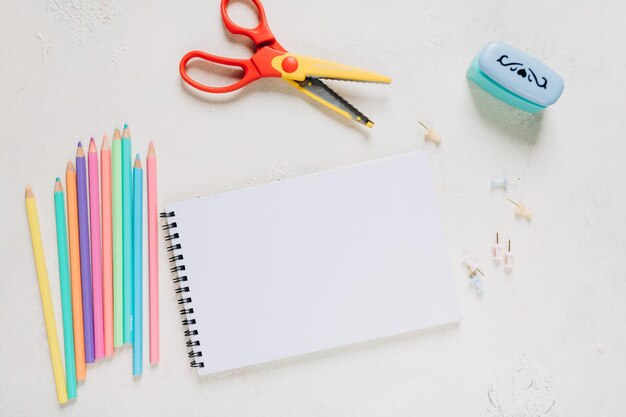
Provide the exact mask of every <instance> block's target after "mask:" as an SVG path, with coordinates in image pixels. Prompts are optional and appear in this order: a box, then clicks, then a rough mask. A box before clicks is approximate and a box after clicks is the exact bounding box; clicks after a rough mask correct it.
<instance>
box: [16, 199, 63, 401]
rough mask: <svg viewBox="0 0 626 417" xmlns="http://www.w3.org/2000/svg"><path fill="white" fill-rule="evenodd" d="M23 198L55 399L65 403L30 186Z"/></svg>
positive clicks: (37, 218)
mask: <svg viewBox="0 0 626 417" xmlns="http://www.w3.org/2000/svg"><path fill="white" fill-rule="evenodd" d="M25 200H26V215H27V216H28V226H29V228H30V239H31V242H32V245H33V255H34V257H35V268H36V269H37V280H38V281H39V293H40V295H41V305H42V307H43V318H44V321H45V322H46V333H47V335H48V348H49V349H50V359H51V360H52V373H53V374H54V383H55V385H56V391H57V400H58V401H59V403H60V404H65V403H66V402H67V388H66V387H65V376H64V375H63V362H62V360H61V349H60V348H59V339H58V338H57V327H56V323H55V322H54V308H53V306H52V296H51V295H50V283H49V282H48V272H47V270H46V259H45V257H44V253H43V243H42V241H41V231H40V230H39V215H38V214H37V203H36V201H35V196H34V195H33V191H32V190H31V188H30V187H26V193H25Z"/></svg>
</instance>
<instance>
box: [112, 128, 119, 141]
mask: <svg viewBox="0 0 626 417" xmlns="http://www.w3.org/2000/svg"><path fill="white" fill-rule="evenodd" d="M120 137H121V135H120V130H119V129H118V128H115V132H114V133H113V140H119V139H120Z"/></svg>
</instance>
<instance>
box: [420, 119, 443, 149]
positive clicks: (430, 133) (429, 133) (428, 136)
mask: <svg viewBox="0 0 626 417" xmlns="http://www.w3.org/2000/svg"><path fill="white" fill-rule="evenodd" d="M418 123H419V124H421V125H422V127H423V128H424V129H426V133H424V140H426V141H428V142H432V143H434V144H435V145H439V142H441V136H439V133H437V132H435V131H434V130H433V128H431V127H428V126H426V125H425V124H424V123H422V122H420V121H418Z"/></svg>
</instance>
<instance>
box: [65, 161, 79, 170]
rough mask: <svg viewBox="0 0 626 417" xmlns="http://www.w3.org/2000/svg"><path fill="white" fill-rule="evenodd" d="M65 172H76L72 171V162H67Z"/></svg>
mask: <svg viewBox="0 0 626 417" xmlns="http://www.w3.org/2000/svg"><path fill="white" fill-rule="evenodd" d="M65 170H66V171H67V172H76V170H75V169H74V164H73V163H72V161H67V167H66V168H65Z"/></svg>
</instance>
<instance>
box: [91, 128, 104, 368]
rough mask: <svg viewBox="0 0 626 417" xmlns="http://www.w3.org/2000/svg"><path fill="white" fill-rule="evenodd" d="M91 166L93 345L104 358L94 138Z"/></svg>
mask: <svg viewBox="0 0 626 417" xmlns="http://www.w3.org/2000/svg"><path fill="white" fill-rule="evenodd" d="M87 164H88V167H89V225H90V231H91V285H92V293H93V345H94V353H95V358H96V360H97V359H102V358H104V317H103V307H102V240H101V239H102V235H101V232H100V178H99V176H100V173H99V171H98V150H97V149H96V142H95V140H94V139H93V138H91V140H90V141H89V150H88V151H87Z"/></svg>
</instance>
